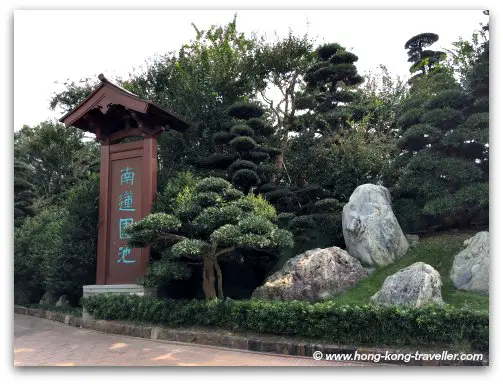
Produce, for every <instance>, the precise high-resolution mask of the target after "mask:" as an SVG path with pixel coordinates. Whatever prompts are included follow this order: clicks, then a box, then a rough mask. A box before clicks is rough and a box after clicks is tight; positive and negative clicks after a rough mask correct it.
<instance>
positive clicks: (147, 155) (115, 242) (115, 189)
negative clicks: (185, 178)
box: [60, 75, 188, 296]
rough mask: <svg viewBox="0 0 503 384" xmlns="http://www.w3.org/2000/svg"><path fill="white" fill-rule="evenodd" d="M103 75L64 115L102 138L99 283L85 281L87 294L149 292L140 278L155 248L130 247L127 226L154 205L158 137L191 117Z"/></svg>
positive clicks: (65, 120) (182, 128)
mask: <svg viewBox="0 0 503 384" xmlns="http://www.w3.org/2000/svg"><path fill="white" fill-rule="evenodd" d="M99 79H100V81H101V84H100V85H99V86H98V87H97V88H96V89H95V90H94V91H93V92H92V93H91V94H90V95H89V96H88V97H87V98H86V99H85V100H84V101H82V102H81V103H80V104H79V105H78V106H77V107H75V108H74V109H73V110H71V111H70V112H68V113H67V114H66V115H65V116H63V117H62V118H61V119H60V121H61V122H63V123H64V124H65V125H67V126H74V127H77V128H80V129H82V130H84V131H87V132H91V133H94V134H95V135H96V140H98V141H99V142H100V143H101V159H100V203H99V225H98V249H97V266H96V285H92V286H85V287H84V296H87V295H89V294H95V293H102V292H112V293H139V294H144V293H145V289H144V288H143V287H139V286H137V285H136V280H137V278H139V277H142V276H143V275H144V274H145V271H146V268H147V266H148V262H149V259H150V249H149V248H142V249H139V248H129V247H128V246H127V234H126V233H125V232H124V230H123V229H124V228H125V226H126V225H128V224H131V223H134V222H136V221H138V220H140V219H141V218H143V217H145V216H146V215H147V214H149V213H150V212H151V210H152V203H153V201H154V199H155V195H156V191H157V137H158V136H159V134H161V133H162V132H163V131H164V130H166V129H175V130H178V131H182V132H183V131H185V130H186V129H187V128H188V123H187V122H185V121H184V120H183V119H182V118H180V117H178V116H176V115H174V114H173V113H171V112H168V111H166V110H164V109H162V108H161V107H159V106H157V105H155V104H153V103H151V102H149V101H146V100H143V99H140V98H139V97H138V96H136V95H134V94H132V93H130V92H128V91H127V90H125V89H123V88H121V87H119V86H117V85H115V84H112V83H110V82H109V81H108V80H107V79H106V78H105V77H104V76H103V75H100V76H99ZM133 138H134V139H133ZM125 139H129V140H125ZM124 141H126V142H124Z"/></svg>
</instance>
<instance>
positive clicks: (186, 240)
mask: <svg viewBox="0 0 503 384" xmlns="http://www.w3.org/2000/svg"><path fill="white" fill-rule="evenodd" d="M175 205H176V206H175V207H174V208H172V209H171V211H172V212H173V213H170V214H168V213H153V214H150V215H148V216H146V217H145V218H143V219H142V220H141V221H139V222H137V223H134V224H131V225H129V226H128V227H127V231H128V233H129V235H130V236H131V237H130V239H129V245H130V246H131V247H145V246H148V245H152V246H153V247H155V249H157V250H160V251H162V252H163V258H167V259H171V260H177V262H178V263H183V262H184V261H185V262H186V261H190V260H192V261H194V260H197V261H202V263H203V291H204V295H205V297H206V298H207V299H211V298H216V297H218V298H223V297H224V293H223V287H222V272H221V270H220V266H219V258H220V257H222V256H224V255H228V254H229V253H231V252H232V251H234V250H235V249H239V248H241V249H248V250H250V249H251V250H253V249H257V250H258V249H282V248H284V247H291V246H292V244H293V240H292V234H291V233H290V232H289V231H287V230H284V229H280V228H278V226H277V225H276V224H274V223H273V221H275V220H276V210H275V209H274V207H273V206H271V205H270V204H269V203H268V202H267V201H265V200H264V199H263V198H261V197H260V196H254V195H252V194H249V195H247V196H245V195H244V194H243V193H242V192H241V191H238V190H237V189H235V188H234V187H233V186H232V184H231V183H230V182H228V181H227V180H224V179H221V178H216V177H208V178H205V179H202V180H201V181H199V182H197V183H196V184H195V187H194V188H192V189H191V188H189V187H186V188H184V190H182V191H181V192H180V193H179V194H178V196H177V199H176V203H175ZM155 263H156V262H154V264H153V265H152V266H151V267H155ZM157 263H162V260H160V261H158V262H157ZM172 265H173V264H172ZM215 282H216V284H215Z"/></svg>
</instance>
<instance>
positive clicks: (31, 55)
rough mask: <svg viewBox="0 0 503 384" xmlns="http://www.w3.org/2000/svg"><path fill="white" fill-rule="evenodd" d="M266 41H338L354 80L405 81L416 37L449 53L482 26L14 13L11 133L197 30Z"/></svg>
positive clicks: (378, 13)
mask: <svg viewBox="0 0 503 384" xmlns="http://www.w3.org/2000/svg"><path fill="white" fill-rule="evenodd" d="M235 13H237V28H238V30H239V31H241V32H244V33H245V34H246V35H248V36H249V35H250V34H251V33H252V32H255V33H257V34H258V35H265V36H266V37H267V38H268V39H270V40H275V33H276V34H277V35H278V36H280V37H281V36H286V35H287V34H288V31H289V29H291V30H292V31H293V32H294V33H295V34H297V35H303V34H305V33H308V35H309V36H310V37H312V38H315V39H316V42H317V43H323V42H337V43H339V44H341V45H343V46H345V47H346V48H347V49H348V50H350V51H352V52H353V53H355V54H356V55H357V56H358V57H359V61H358V62H357V63H356V66H357V68H358V71H359V73H361V74H364V73H365V72H367V71H375V70H376V69H377V67H378V66H379V65H380V64H383V65H385V66H386V67H387V68H388V70H389V71H390V72H391V73H392V74H394V75H399V76H401V77H403V78H406V77H408V68H409V66H410V63H408V62H407V53H406V50H405V49H404V44H405V42H406V41H407V40H408V39H409V38H410V37H412V36H414V35H416V34H418V33H422V32H434V33H436V34H438V35H439V36H440V39H439V41H438V42H437V43H435V45H434V46H433V47H432V48H435V49H449V48H451V47H452V42H453V41H456V40H458V38H459V37H463V38H464V39H469V38H470V37H471V35H472V33H473V32H474V31H475V30H477V29H479V24H480V23H481V22H484V23H485V21H486V20H487V17H486V16H484V15H483V14H482V9H480V10H237V11H236V10H162V11H160V10H155V11H152V10H149V11H147V10H145V11H139V10H133V11H104V10H100V11H89V10H88V11H83V10H78V11H77V10H71V11H70V10H66V11H56V10H43V11H40V10H39V11H36V10H17V11H15V13H14V130H18V129H20V128H21V127H22V126H23V125H25V124H27V125H36V124H38V123H40V122H42V121H44V120H46V119H48V118H59V117H61V115H62V113H61V111H51V110H50V109H49V101H50V98H51V95H52V94H53V93H54V92H57V91H60V90H62V83H63V82H64V81H66V80H70V81H77V80H79V79H81V78H85V77H97V75H98V74H99V73H103V74H105V76H106V77H108V78H109V79H113V78H114V77H116V76H118V77H122V78H127V76H128V74H129V73H131V72H132V71H133V70H134V68H139V67H141V66H142V65H144V64H145V62H146V60H147V59H148V58H149V57H152V56H154V55H156V54H163V53H166V52H169V51H171V50H178V49H179V48H180V47H181V45H182V44H184V43H186V42H188V41H190V40H191V39H193V38H194V37H195V33H194V29H193V27H192V26H191V23H194V24H195V25H196V26H197V27H198V28H199V29H207V28H208V27H210V26H211V25H213V24H226V23H228V22H229V21H231V20H232V18H233V16H234V14H235Z"/></svg>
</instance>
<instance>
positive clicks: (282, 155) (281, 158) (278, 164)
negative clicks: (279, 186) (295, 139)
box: [276, 132, 288, 172]
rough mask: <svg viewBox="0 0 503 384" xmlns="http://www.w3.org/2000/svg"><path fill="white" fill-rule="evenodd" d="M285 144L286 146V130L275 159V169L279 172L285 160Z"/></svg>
mask: <svg viewBox="0 0 503 384" xmlns="http://www.w3.org/2000/svg"><path fill="white" fill-rule="evenodd" d="M287 146H288V132H286V133H285V136H284V137H283V140H282V143H281V153H280V154H279V155H278V158H277V159H276V170H277V171H278V172H281V170H282V169H283V163H284V162H285V153H286V148H287Z"/></svg>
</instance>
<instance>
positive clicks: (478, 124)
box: [393, 45, 489, 230]
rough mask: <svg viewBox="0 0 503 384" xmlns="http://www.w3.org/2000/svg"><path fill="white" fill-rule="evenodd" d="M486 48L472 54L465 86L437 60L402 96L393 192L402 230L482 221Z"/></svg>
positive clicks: (485, 164)
mask: <svg viewBox="0 0 503 384" xmlns="http://www.w3.org/2000/svg"><path fill="white" fill-rule="evenodd" d="M488 50H489V46H488V45H487V46H486V49H483V50H482V51H481V52H480V53H479V55H480V57H478V58H476V59H475V60H474V65H475V64H476V65H477V68H476V70H478V72H477V81H474V82H473V83H471V86H468V87H467V88H466V89H463V88H462V86H461V85H460V84H459V83H458V82H457V81H456V79H455V77H454V74H453V72H452V71H451V70H450V69H449V68H448V67H446V66H444V65H443V64H442V63H441V62H440V61H438V62H436V67H435V69H430V70H429V71H428V72H426V71H425V72H424V74H422V75H420V76H419V75H417V76H415V79H414V82H413V85H412V87H411V89H410V91H409V94H408V97H407V98H406V99H405V101H404V102H403V104H402V107H401V109H400V112H399V115H398V125H399V127H400V128H401V130H402V131H401V137H400V139H399V140H398V142H397V146H398V149H399V150H400V153H399V156H397V157H396V158H395V160H394V166H395V167H396V168H398V169H399V171H398V173H399V177H398V180H397V183H396V186H395V189H394V191H393V192H394V196H395V197H396V198H397V200H396V202H395V207H396V208H397V213H398V215H399V218H400V221H401V223H402V225H404V226H405V228H407V229H408V230H424V229H436V228H452V227H461V228H463V227H468V226H471V225H477V226H484V225H487V223H488V215H487V209H488V207H489V193H488V192H489V184H488V181H489V167H488V161H489V150H488V144H489V113H488V111H489V109H488V108H489V105H488V103H487V100H488V90H489V77H488V75H489V72H488V68H489V61H488V59H487V58H488ZM474 69H475V68H474ZM484 73H485V74H486V77H485V78H484V77H481V74H484Z"/></svg>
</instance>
